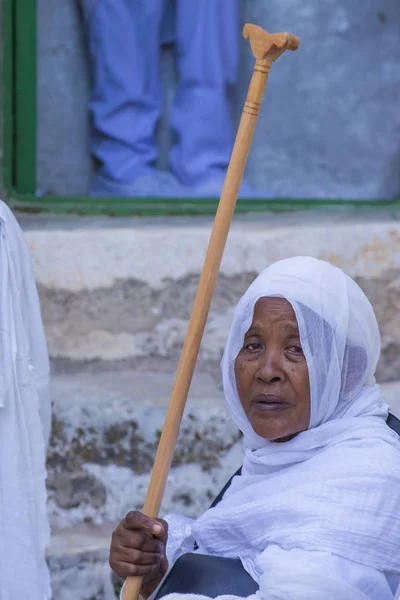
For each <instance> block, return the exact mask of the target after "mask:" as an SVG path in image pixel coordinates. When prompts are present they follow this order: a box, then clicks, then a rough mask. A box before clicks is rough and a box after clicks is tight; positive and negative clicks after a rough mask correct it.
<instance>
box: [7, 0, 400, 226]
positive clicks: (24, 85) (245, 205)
mask: <svg viewBox="0 0 400 600" xmlns="http://www.w3.org/2000/svg"><path fill="white" fill-rule="evenodd" d="M3 29H4V30H3V40H4V46H3V106H4V111H3V115H4V123H3V185H4V191H5V193H6V200H7V202H8V203H9V204H10V205H11V206H12V207H13V208H16V209H23V210H26V211H32V212H33V211H34V212H37V211H51V212H55V213H77V214H107V215H121V216H122V215H168V214H169V215H188V214H197V215H206V214H214V213H215V211H216V207H217V203H218V199H217V198H215V199H213V198H179V199H176V198H89V197H84V196H82V197H75V196H74V197H67V196H36V195H35V190H36V0H3ZM399 205H400V201H399V200H383V199H382V200H372V201H371V200H359V201H357V200H345V199H337V200H323V199H314V200H309V199H307V200H301V199H290V198H286V199H268V200H261V199H258V200H245V199H239V200H238V203H237V207H236V213H248V212H268V211H274V212H283V211H293V210H315V209H326V208H328V207H331V208H332V207H342V208H343V207H346V208H349V209H353V208H354V209H356V210H360V209H363V208H364V209H365V208H369V209H370V208H372V207H373V208H375V209H386V210H387V208H388V207H390V208H398V206H399Z"/></svg>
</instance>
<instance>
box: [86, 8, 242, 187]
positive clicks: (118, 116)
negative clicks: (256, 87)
mask: <svg viewBox="0 0 400 600" xmlns="http://www.w3.org/2000/svg"><path fill="white" fill-rule="evenodd" d="M164 2H165V0H83V5H84V17H85V23H86V30H87V37H88V45H89V54H90V57H91V62H92V76H93V80H92V86H93V87H92V95H91V101H90V109H91V114H92V127H93V129H92V136H91V150H92V153H93V155H94V157H95V158H96V160H97V162H98V163H99V166H100V173H102V174H103V175H105V176H106V177H109V178H111V179H113V180H115V181H117V182H121V183H131V182H132V181H134V180H135V179H137V178H138V177H140V176H142V175H146V174H148V173H149V172H150V169H151V168H152V167H154V164H155V162H156V159H157V146H156V142H155V137H154V134H155V128H156V125H157V122H158V120H159V118H160V114H161V109H162V92H161V77H160V29H161V25H162V19H163V14H164ZM175 28H176V29H175V44H176V52H177V67H178V84H177V88H176V94H175V98H174V102H173V106H172V109H171V123H170V124H171V128H172V130H173V132H174V139H175V140H176V141H175V143H174V146H173V148H172V149H171V153H170V167H171V170H172V171H173V172H174V173H175V174H176V176H177V177H178V179H179V180H180V181H181V183H183V184H185V185H192V184H197V183H202V182H203V181H204V180H206V179H207V178H209V177H212V176H213V175H214V174H215V175H218V174H220V173H221V171H223V170H224V169H226V167H227V165H228V162H229V157H230V153H231V150H232V145H233V132H232V125H231V112H232V109H231V102H230V93H231V90H232V86H233V85H235V84H236V79H237V67H238V46H239V0H176V15H175Z"/></svg>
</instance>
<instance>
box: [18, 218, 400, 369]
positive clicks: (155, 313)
mask: <svg viewBox="0 0 400 600" xmlns="http://www.w3.org/2000/svg"><path fill="white" fill-rule="evenodd" d="M397 218H398V217H397V214H393V215H390V214H387V213H376V214H374V213H371V214H370V213H366V214H365V215H358V214H346V213H343V212H341V211H338V212H333V213H332V212H331V213H318V214H297V215H287V216H284V215H282V216H280V217H279V216H275V217H273V216H271V215H268V214H266V215H258V216H252V217H251V216H250V217H247V218H239V217H237V218H235V220H234V223H233V225H232V228H231V231H230V234H229V239H228V242H227V246H226V250H225V254H224V257H223V261H222V266H221V271H220V276H219V279H218V282H217V286H216V290H215V293H214V297H213V302H212V306H211V310H210V313H209V318H208V322H207V327H206V330H205V334H204V338H203V342H202V346H201V350H200V357H201V358H202V359H205V360H211V361H214V362H216V363H217V362H218V361H219V359H220V357H221V354H222V351H223V347H224V344H225V340H226V337H227V334H228V330H229V325H230V321H231V316H232V311H233V309H234V306H235V304H236V303H237V301H238V300H239V298H240V296H241V295H242V293H243V292H244V291H245V290H246V288H247V286H248V285H249V283H250V282H251V281H252V280H253V279H254V277H255V276H256V275H257V274H258V273H259V272H260V271H261V270H262V269H264V268H265V267H266V266H268V265H269V264H271V263H272V262H274V261H276V260H279V259H281V258H285V257H288V256H293V255H298V254H307V255H311V256H316V257H318V258H321V259H325V260H329V261H331V262H332V263H333V264H336V265H338V266H340V267H341V268H343V269H344V270H345V271H346V272H347V273H348V274H349V275H350V276H352V277H354V278H355V279H356V281H358V282H359V284H360V285H361V287H362V288H363V289H364V290H365V292H366V293H367V295H368V296H369V297H370V299H371V301H372V304H373V306H374V308H375V310H376V313H377V317H378V321H379V325H380V328H381V333H382V340H383V354H382V360H381V363H380V367H379V376H380V378H381V379H382V380H390V379H397V378H398V373H399V368H400V359H399V356H400V353H399V348H400V319H399V316H398V313H399V311H398V306H399V302H400V284H399V276H398V273H399V265H400V225H399V221H398V220H397ZM21 224H22V226H23V228H24V230H25V237H26V240H27V243H28V246H29V249H30V252H31V255H32V259H33V263H34V267H35V273H36V279H37V282H38V287H39V293H40V297H41V302H42V309H43V317H44V322H45V327H46V332H47V337H48V342H49V349H50V354H51V356H52V357H53V358H58V359H68V360H71V361H74V360H75V361H84V360H123V359H132V360H144V359H145V358H146V357H147V358H149V359H150V358H153V359H154V357H160V358H162V359H167V358H168V359H170V360H171V359H173V358H176V357H177V356H178V355H179V351H180V348H181V346H182V343H183V340H184V336H185V333H186V328H187V323H188V318H189V316H190V311H191V307H192V303H193V299H194V295H195V292H196V288H197V283H198V278H199V274H200V272H201V269H202V265H203V261H204V256H205V252H206V248H207V245H208V241H209V236H210V230H211V220H207V219H200V220H197V219H195V218H193V219H171V220H168V219H164V220H163V219H155V220H154V221H148V220H145V219H143V220H141V219H126V220H119V219H116V220H113V219H97V220H96V219H86V220H85V219H80V220H78V219H75V220H74V219H64V220H63V219H55V220H51V219H50V220H49V219H47V220H46V219H38V218H36V219H35V218H33V219H29V218H27V217H25V218H22V219H21Z"/></svg>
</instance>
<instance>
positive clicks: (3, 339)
mask: <svg viewBox="0 0 400 600" xmlns="http://www.w3.org/2000/svg"><path fill="white" fill-rule="evenodd" d="M0 361H1V367H0V600H20V599H21V598H27V599H28V598H29V600H47V599H49V598H50V597H51V591H50V577H49V572H48V568H47V565H46V561H45V549H46V546H47V545H48V542H49V533H50V532H49V525H48V520H47V512H46V486H45V479H46V470H45V460H46V447H47V443H48V439H49V434H50V418H51V414H50V411H51V408H50V395H49V359H48V353H47V345H46V340H45V335H44V330H43V324H42V318H41V313H40V306H39V300H38V295H37V290H36V284H35V279H34V275H33V269H32V264H31V259H30V256H29V253H28V249H27V247H26V244H25V241H24V239H23V235H22V232H21V229H20V227H19V225H18V223H17V221H16V220H15V218H14V216H13V215H12V213H11V211H10V210H9V209H8V208H7V206H6V205H5V204H4V203H3V202H1V201H0Z"/></svg>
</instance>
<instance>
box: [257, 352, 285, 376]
mask: <svg viewBox="0 0 400 600" xmlns="http://www.w3.org/2000/svg"><path fill="white" fill-rule="evenodd" d="M257 375H258V377H259V378H260V379H262V380H263V381H265V382H266V383H273V382H274V381H282V380H283V378H284V373H283V369H282V363H281V358H280V356H279V354H278V353H277V352H265V354H264V355H263V356H262V357H260V366H259V369H258V373H257Z"/></svg>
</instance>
